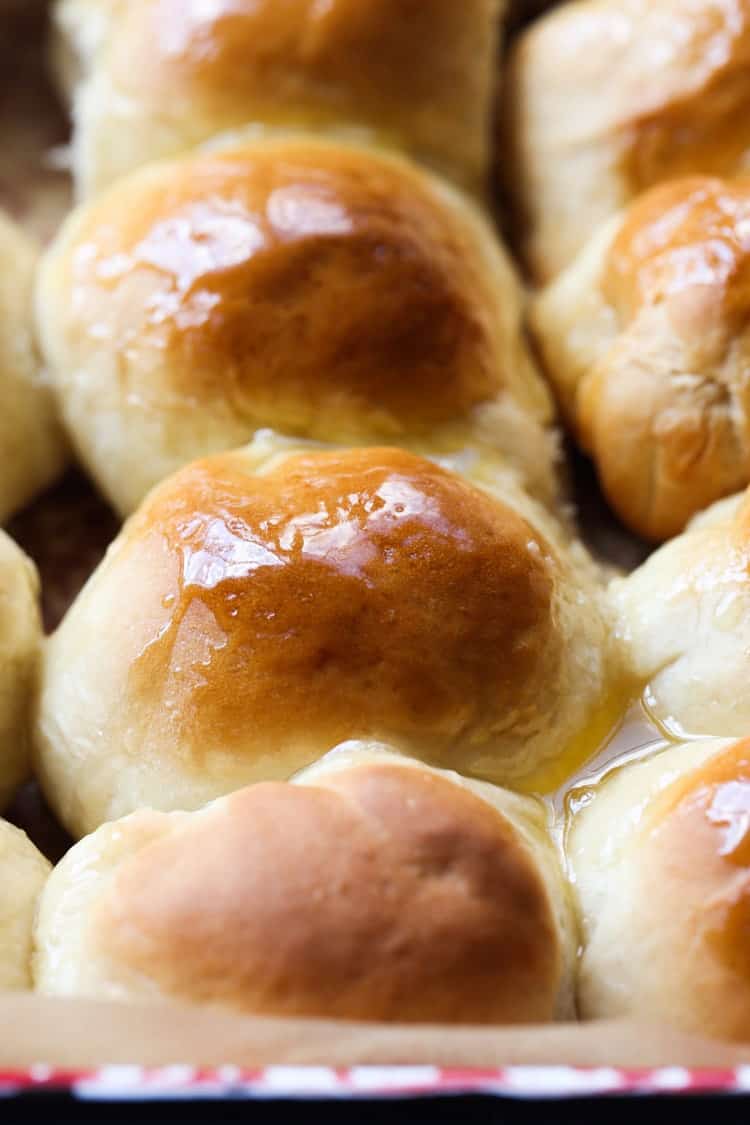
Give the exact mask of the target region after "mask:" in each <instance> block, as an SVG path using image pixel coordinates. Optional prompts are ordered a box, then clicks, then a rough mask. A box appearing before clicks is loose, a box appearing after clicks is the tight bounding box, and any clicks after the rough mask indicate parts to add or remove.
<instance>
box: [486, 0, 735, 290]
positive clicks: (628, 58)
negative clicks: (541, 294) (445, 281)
mask: <svg viewBox="0 0 750 1125" xmlns="http://www.w3.org/2000/svg"><path fill="white" fill-rule="evenodd" d="M502 104H503V107H504V109H505V111H506V128H505V135H504V141H505V147H504V148H503V149H502V150H501V151H502V153H503V160H504V164H505V168H504V179H505V180H506V181H507V182H508V183H509V186H510V188H511V191H512V194H513V196H514V199H515V204H516V223H517V224H518V225H519V226H520V241H521V245H522V249H523V252H524V256H525V258H526V261H527V264H528V266H529V268H530V270H531V271H532V273H533V274H534V276H535V278H536V279H537V281H547V280H549V279H550V278H551V277H554V276H555V274H557V273H558V272H559V271H560V270H561V269H562V268H563V267H564V266H566V265H567V264H568V263H569V262H570V261H571V260H572V259H573V257H574V256H575V255H576V254H577V253H578V251H579V250H580V249H581V247H582V246H583V245H584V243H585V242H586V241H587V239H588V238H589V235H590V233H591V231H592V230H594V229H595V228H596V226H597V225H598V224H599V223H602V222H604V221H605V220H606V219H608V218H609V217H610V216H611V215H613V214H615V213H616V212H617V211H619V210H620V208H622V207H624V206H625V205H626V204H627V203H628V202H629V201H630V200H632V199H633V198H634V197H635V196H637V195H638V194H639V193H640V192H642V191H644V190H645V189H647V188H650V187H652V186H653V185H655V184H657V183H660V182H661V181H663V180H668V179H670V178H672V177H676V176H685V175H690V174H692V173H708V174H711V175H719V176H726V175H733V174H735V173H737V172H740V171H742V170H743V169H745V168H747V167H748V165H749V161H748V154H749V153H750V0H577V2H574V3H567V4H562V5H560V7H559V8H557V9H554V10H553V11H551V12H550V13H549V14H548V15H547V16H545V17H544V18H543V19H541V20H539V21H538V22H537V23H534V24H532V25H531V27H530V28H529V29H528V31H526V32H525V33H524V35H523V36H522V37H521V39H520V40H519V42H518V44H517V46H516V48H515V50H514V52H513V58H512V61H511V64H510V67H509V75H508V79H507V82H506V87H505V90H504V93H503V100H502Z"/></svg>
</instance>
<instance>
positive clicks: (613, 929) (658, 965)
mask: <svg viewBox="0 0 750 1125" xmlns="http://www.w3.org/2000/svg"><path fill="white" fill-rule="evenodd" d="M568 841H569V859H570V864H571V867H572V870H573V874H574V876H575V885H576V887H577V890H578V895H579V898H580V904H581V909H582V916H583V925H584V952H583V959H582V962H581V969H580V980H579V1010H580V1013H581V1015H582V1016H583V1017H584V1018H600V1017H613V1018H614V1017H623V1016H629V1017H631V1018H632V1017H637V1018H638V1019H640V1020H645V1021H649V1020H656V1021H659V1022H667V1023H672V1024H673V1025H676V1026H678V1027H680V1028H683V1029H684V1030H686V1031H693V1032H697V1033H700V1034H701V1035H705V1036H710V1037H716V1038H721V1039H732V1040H739V1041H741V1042H747V1041H748V1039H750V947H749V946H748V925H749V924H750V847H749V846H748V845H749V844H750V742H748V740H743V741H742V742H738V743H731V742H724V741H713V742H706V743H688V744H685V745H683V746H675V747H673V748H672V749H670V750H667V751H665V752H663V753H660V754H657V755H656V757H654V758H652V759H650V760H648V761H646V762H645V763H641V764H637V765H630V766H625V767H624V768H622V769H620V770H618V771H616V772H615V773H614V775H612V777H611V778H608V779H605V780H604V782H603V783H601V784H600V786H599V787H598V788H597V789H596V790H595V791H594V793H593V795H589V799H588V800H587V801H586V802H585V803H584V804H583V807H582V810H581V811H580V812H579V813H578V814H577V816H576V817H575V818H574V820H573V825H572V829H571V830H570V832H569V835H568Z"/></svg>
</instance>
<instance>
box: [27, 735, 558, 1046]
mask: <svg viewBox="0 0 750 1125" xmlns="http://www.w3.org/2000/svg"><path fill="white" fill-rule="evenodd" d="M36 949H37V953H36V958H35V977H36V986H37V988H38V989H39V990H40V991H42V992H46V993H56V994H62V995H74V996H76V995H84V996H92V997H106V998H110V999H118V1000H147V1001H148V1000H157V999H162V998H166V997H172V998H179V999H182V1000H190V1001H200V1002H213V1003H221V1004H226V1005H229V1006H231V1007H234V1008H238V1009H240V1010H242V1011H244V1012H248V1013H255V1014H263V1015H284V1016H325V1017H327V1018H339V1019H360V1020H389V1021H390V1020H397V1021H409V1022H436V1023H443V1022H445V1023H484V1024H492V1023H527V1022H542V1021H546V1020H551V1019H553V1018H555V1016H565V1015H569V1014H570V1012H571V1010H572V1005H571V998H572V997H571V993H572V988H571V966H572V962H573V957H574V951H575V934H574V929H573V924H572V921H571V915H570V910H569V906H568V903H567V901H566V889H565V888H564V886H563V880H562V877H561V873H560V870H559V867H558V865H557V861H556V857H555V854H554V850H553V848H552V845H551V842H550V840H549V838H548V836H547V834H546V827H545V819H544V814H543V812H542V810H541V807H540V806H538V805H537V803H536V802H535V801H533V800H531V799H530V798H521V797H517V796H515V795H514V794H511V793H507V792H503V791H501V790H493V789H491V787H489V786H480V785H478V784H476V783H474V784H472V783H470V782H464V781H462V780H461V779H460V778H458V777H457V776H456V775H449V774H440V773H437V772H434V771H432V770H428V769H426V768H424V767H421V766H418V765H410V764H408V762H405V761H403V760H400V759H399V758H398V757H395V756H392V755H391V756H388V755H384V754H380V755H376V756H366V757H365V759H364V760H362V761H359V760H358V758H357V757H354V758H353V760H351V761H350V762H348V763H346V764H345V765H343V766H341V765H337V764H336V762H335V761H334V762H333V764H332V765H331V767H330V768H329V769H318V770H315V771H313V773H312V775H311V776H310V777H309V778H308V777H306V776H305V775H302V776H300V777H299V778H297V779H296V782H295V784H291V785H289V784H283V783H273V782H271V783H264V784H260V785H257V786H252V787H250V788H248V789H243V790H241V791H239V792H237V793H234V794H233V795H231V796H229V797H225V798H223V799H221V800H219V801H216V802H215V803H213V804H211V805H209V806H208V807H207V808H205V809H203V810H202V811H200V812H197V813H171V814H164V813H156V812H153V811H150V810H144V811H141V812H137V813H134V814H133V815H132V816H130V817H127V818H125V819H124V820H121V821H118V822H117V823H115V824H107V825H104V826H103V827H102V828H100V829H99V830H98V831H97V832H95V833H94V834H93V835H92V836H89V837H87V838H86V839H85V840H83V841H82V842H81V843H80V844H78V845H76V847H75V848H73V850H72V851H71V852H70V853H69V854H68V856H67V857H66V858H65V859H64V860H63V861H62V863H61V864H60V865H59V866H58V867H57V868H56V870H55V872H54V874H53V876H52V878H51V879H50V881H49V883H48V886H47V889H46V892H45V894H44V898H43V901H42V904H41V909H40V914H39V920H38V924H37V928H36Z"/></svg>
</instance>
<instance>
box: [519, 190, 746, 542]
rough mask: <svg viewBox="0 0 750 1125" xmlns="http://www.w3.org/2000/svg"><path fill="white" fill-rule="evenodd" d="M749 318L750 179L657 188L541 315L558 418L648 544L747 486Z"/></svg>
mask: <svg viewBox="0 0 750 1125" xmlns="http://www.w3.org/2000/svg"><path fill="white" fill-rule="evenodd" d="M749 315H750V178H748V177H743V178H740V179H738V180H734V181H729V180H720V179H716V178H710V177H690V178H688V179H685V180H675V181H673V182H671V183H669V184H664V185H662V186H660V187H657V188H654V190H653V191H651V192H648V193H646V194H645V195H644V196H642V197H641V198H640V199H639V200H637V201H636V202H635V203H634V204H633V205H632V206H631V207H630V208H629V209H628V210H627V211H625V212H624V213H623V215H621V216H618V217H617V218H616V219H614V220H612V221H611V222H610V223H609V224H607V225H606V226H605V228H604V229H602V230H600V231H599V232H598V233H597V234H596V235H595V236H594V238H593V239H592V241H591V243H590V245H589V246H588V247H587V248H586V249H585V250H584V251H583V253H582V254H581V255H580V256H579V258H578V259H577V260H576V262H575V263H574V264H573V265H572V266H571V267H570V268H569V269H568V270H566V271H565V272H564V273H563V274H561V276H560V277H559V278H558V279H557V281H555V282H554V283H553V284H552V285H551V286H550V287H549V288H548V289H547V290H546V291H545V292H544V293H542V295H541V296H540V297H539V298H538V299H537V301H536V303H535V305H534V308H533V314H532V324H533V330H534V334H535V336H536V340H537V343H538V345H539V351H540V353H541V355H542V357H543V361H544V365H545V367H546V370H547V372H548V375H549V377H550V380H551V381H552V383H553V385H554V386H555V387H556V389H557V391H558V395H559V398H560V401H561V403H562V407H563V410H564V411H565V413H566V415H567V418H568V420H569V422H570V424H571V426H572V428H573V429H574V431H575V432H576V434H577V435H578V437H579V440H580V442H581V445H582V446H583V448H584V449H585V450H586V451H587V452H588V453H590V454H591V456H592V457H593V459H594V462H595V464H596V466H597V468H598V471H599V475H600V478H601V481H602V485H603V488H604V491H605V493H606V494H607V497H608V499H609V500H610V502H611V504H612V505H613V507H614V508H615V510H616V511H617V512H618V514H619V515H620V516H621V517H622V519H623V520H624V521H625V523H627V524H628V526H629V527H630V528H632V530H634V531H636V532H637V533H639V534H640V535H642V536H644V537H646V538H649V539H653V540H663V539H667V538H669V537H670V536H671V535H675V534H677V533H678V532H680V531H682V530H683V529H684V527H685V525H686V523H687V522H688V521H689V519H690V517H691V516H693V515H695V514H696V513H698V512H700V511H701V510H702V509H704V508H705V507H706V506H707V505H709V504H711V503H713V501H715V500H719V499H720V498H721V497H723V496H727V495H729V494H731V493H734V492H736V491H738V490H739V489H741V488H744V487H745V486H746V485H747V484H748V482H749V481H750V387H749V384H748V378H747V371H748V365H749V364H750V332H749V331H748V317H749Z"/></svg>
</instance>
